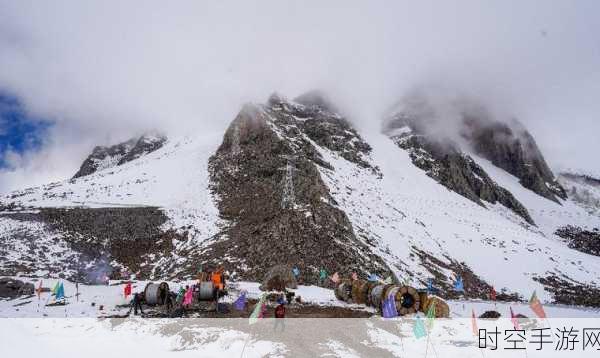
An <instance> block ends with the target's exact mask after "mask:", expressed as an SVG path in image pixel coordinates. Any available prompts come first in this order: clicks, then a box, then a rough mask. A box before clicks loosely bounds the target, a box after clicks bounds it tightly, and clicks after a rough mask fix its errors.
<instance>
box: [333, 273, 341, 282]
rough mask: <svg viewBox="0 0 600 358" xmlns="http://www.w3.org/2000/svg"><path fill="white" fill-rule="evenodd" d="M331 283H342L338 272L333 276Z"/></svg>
mask: <svg viewBox="0 0 600 358" xmlns="http://www.w3.org/2000/svg"><path fill="white" fill-rule="evenodd" d="M331 282H333V283H338V282H340V275H339V274H338V273H337V272H336V273H334V274H333V276H331Z"/></svg>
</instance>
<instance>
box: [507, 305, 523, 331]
mask: <svg viewBox="0 0 600 358" xmlns="http://www.w3.org/2000/svg"><path fill="white" fill-rule="evenodd" d="M509 308H510V320H511V321H512V324H513V327H515V329H521V328H519V319H518V318H517V316H516V315H515V313H514V312H513V309H512V307H509Z"/></svg>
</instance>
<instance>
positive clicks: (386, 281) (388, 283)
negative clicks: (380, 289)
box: [381, 276, 394, 285]
mask: <svg viewBox="0 0 600 358" xmlns="http://www.w3.org/2000/svg"><path fill="white" fill-rule="evenodd" d="M381 282H382V283H383V284H384V285H391V284H392V283H394V281H393V280H392V276H388V278H386V279H385V280H383V281H381Z"/></svg>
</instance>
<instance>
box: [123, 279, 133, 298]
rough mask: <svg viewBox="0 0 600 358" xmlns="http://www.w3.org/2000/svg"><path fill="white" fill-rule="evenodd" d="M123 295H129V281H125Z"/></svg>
mask: <svg viewBox="0 0 600 358" xmlns="http://www.w3.org/2000/svg"><path fill="white" fill-rule="evenodd" d="M123 295H125V298H127V296H129V295H131V282H127V284H126V285H125V287H124V288H123Z"/></svg>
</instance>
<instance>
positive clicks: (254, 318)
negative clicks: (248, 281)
mask: <svg viewBox="0 0 600 358" xmlns="http://www.w3.org/2000/svg"><path fill="white" fill-rule="evenodd" d="M266 297H267V296H266V295H262V296H260V299H259V300H258V302H257V303H256V306H254V310H253V311H252V314H251V315H250V319H249V320H248V324H255V323H256V322H258V320H259V319H260V318H263V317H264V312H265V300H266Z"/></svg>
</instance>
